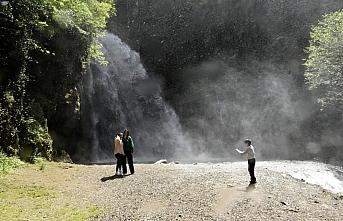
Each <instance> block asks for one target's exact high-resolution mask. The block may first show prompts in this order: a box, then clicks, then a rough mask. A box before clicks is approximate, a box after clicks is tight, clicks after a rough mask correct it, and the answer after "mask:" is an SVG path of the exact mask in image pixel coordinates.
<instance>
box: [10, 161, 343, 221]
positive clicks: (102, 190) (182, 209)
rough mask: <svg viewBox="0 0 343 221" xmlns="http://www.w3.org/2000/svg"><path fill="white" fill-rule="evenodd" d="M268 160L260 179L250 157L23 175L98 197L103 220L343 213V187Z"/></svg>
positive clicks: (63, 195) (77, 195)
mask: <svg viewBox="0 0 343 221" xmlns="http://www.w3.org/2000/svg"><path fill="white" fill-rule="evenodd" d="M267 168H268V165H267V164H266V163H264V164H260V165H258V163H257V168H256V176H257V182H258V183H257V184H256V185H255V186H253V187H248V181H249V180H248V171H247V165H246V163H225V164H197V165H193V164H161V165H148V164H139V165H136V173H135V174H134V175H131V176H126V177H124V178H115V177H113V174H114V166H109V165H106V166H105V165H104V166H82V165H69V164H62V165H59V166H58V167H51V168H47V169H46V170H45V171H44V172H37V171H36V170H32V172H28V171H27V170H26V171H25V170H21V171H22V172H19V173H16V176H17V179H20V182H25V180H27V182H34V183H35V184H36V185H42V186H46V187H48V188H51V189H54V190H55V191H57V192H58V193H60V196H59V197H58V198H57V199H56V201H57V205H58V202H61V204H62V202H63V201H71V202H72V203H78V204H85V203H90V204H94V205H96V206H97V207H98V208H100V209H101V210H102V211H104V215H103V216H101V217H98V218H96V219H95V220H97V221H98V220H99V221H100V220H101V221H110V220H118V221H120V220H196V221H198V220H342V218H343V196H342V195H341V194H335V193H331V192H329V191H326V190H324V189H323V188H321V187H319V186H316V185H311V184H307V183H306V182H303V181H301V180H297V179H295V178H293V177H291V176H289V175H286V174H282V173H278V172H275V171H272V170H269V169H267ZM18 177H19V178H18ZM47 218H48V217H47Z"/></svg>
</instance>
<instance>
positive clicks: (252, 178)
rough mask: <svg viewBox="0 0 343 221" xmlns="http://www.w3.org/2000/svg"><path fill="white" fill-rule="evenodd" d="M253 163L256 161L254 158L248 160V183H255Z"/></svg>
mask: <svg viewBox="0 0 343 221" xmlns="http://www.w3.org/2000/svg"><path fill="white" fill-rule="evenodd" d="M255 163H256V160H255V158H253V159H249V160H248V171H249V174H250V183H255V182H256V177H255Z"/></svg>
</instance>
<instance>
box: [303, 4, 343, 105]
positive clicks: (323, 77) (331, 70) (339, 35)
mask: <svg viewBox="0 0 343 221" xmlns="http://www.w3.org/2000/svg"><path fill="white" fill-rule="evenodd" d="M310 38H311V40H310V45H309V47H308V48H307V50H306V51H307V53H308V58H307V60H306V62H305V67H306V71H305V79H306V83H307V84H308V85H309V89H310V90H312V91H314V92H315V94H316V96H317V97H318V103H319V104H320V105H321V107H322V109H325V108H328V107H330V106H331V107H337V108H339V109H340V110H343V10H340V11H337V12H333V13H330V14H327V15H325V16H323V19H322V20H321V21H320V22H319V23H318V24H317V25H316V26H313V27H312V30H311V34H310Z"/></svg>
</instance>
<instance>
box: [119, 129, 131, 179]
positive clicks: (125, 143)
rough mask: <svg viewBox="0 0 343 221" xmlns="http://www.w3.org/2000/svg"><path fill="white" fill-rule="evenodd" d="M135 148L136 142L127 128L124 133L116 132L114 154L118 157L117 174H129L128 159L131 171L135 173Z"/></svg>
mask: <svg viewBox="0 0 343 221" xmlns="http://www.w3.org/2000/svg"><path fill="white" fill-rule="evenodd" d="M133 149H134V143H133V140H132V137H131V136H130V132H129V130H128V129H125V130H124V132H123V133H118V134H116V137H115V139H114V156H115V157H116V158H117V166H116V175H119V176H122V175H125V174H127V167H126V161H127V163H128V164H129V169H130V173H131V174H134V173H135V168H134V166H133Z"/></svg>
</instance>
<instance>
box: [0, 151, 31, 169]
mask: <svg viewBox="0 0 343 221" xmlns="http://www.w3.org/2000/svg"><path fill="white" fill-rule="evenodd" d="M23 165H25V163H24V162H23V161H21V160H20V159H19V158H18V157H7V156H6V155H5V154H4V153H2V152H0V174H7V173H9V172H10V171H12V170H13V169H16V168H18V167H20V166H23Z"/></svg>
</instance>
